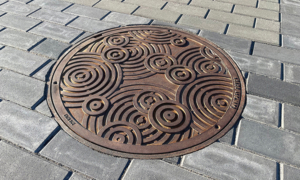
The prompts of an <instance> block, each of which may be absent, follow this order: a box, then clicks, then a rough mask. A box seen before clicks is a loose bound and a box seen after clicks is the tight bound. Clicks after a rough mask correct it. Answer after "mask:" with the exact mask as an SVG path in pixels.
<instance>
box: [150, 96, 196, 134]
mask: <svg viewBox="0 0 300 180" xmlns="http://www.w3.org/2000/svg"><path fill="white" fill-rule="evenodd" d="M148 116H149V120H150V122H151V124H152V125H153V126H154V127H155V128H156V129H158V130H160V131H162V132H166V133H177V132H180V131H183V130H184V129H185V128H187V127H188V126H189V125H190V122H191V115H190V112H189V110H188V109H187V108H186V107H185V106H184V105H182V104H180V103H178V102H176V101H171V100H166V101H161V102H158V103H156V104H154V105H153V106H152V107H151V108H150V111H149V114H148Z"/></svg>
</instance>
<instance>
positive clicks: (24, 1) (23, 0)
mask: <svg viewBox="0 0 300 180" xmlns="http://www.w3.org/2000/svg"><path fill="white" fill-rule="evenodd" d="M13 1H17V2H20V3H23V4H26V3H27V2H29V1H31V0H13Z"/></svg>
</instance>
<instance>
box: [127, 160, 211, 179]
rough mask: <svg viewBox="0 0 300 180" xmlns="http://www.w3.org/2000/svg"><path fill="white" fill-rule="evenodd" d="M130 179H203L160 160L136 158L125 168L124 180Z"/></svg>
mask: <svg viewBox="0 0 300 180" xmlns="http://www.w3.org/2000/svg"><path fill="white" fill-rule="evenodd" d="M131 179H145V180H151V179H172V180H173V179H174V180H181V179H186V180H192V179H193V180H194V179H199V180H202V179H203V180H204V179H208V178H205V177H203V176H200V175H197V174H194V173H191V172H189V171H186V170H184V169H181V168H179V167H178V166H175V165H172V164H168V163H166V162H163V161H160V160H138V159H135V160H133V161H132V163H131V165H130V166H129V169H128V170H127V172H126V174H125V177H124V180H131Z"/></svg>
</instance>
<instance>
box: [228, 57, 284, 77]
mask: <svg viewBox="0 0 300 180" xmlns="http://www.w3.org/2000/svg"><path fill="white" fill-rule="evenodd" d="M229 54H230V55H231V57H233V60H234V61H235V62H236V63H237V64H238V66H239V67H240V68H241V70H243V71H247V72H254V73H256V74H261V75H265V76H270V77H274V78H277V79H280V78H281V63H280V62H278V61H275V60H271V59H267V58H263V57H258V56H250V55H246V54H241V53H236V52H230V53H229Z"/></svg>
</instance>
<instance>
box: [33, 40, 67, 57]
mask: <svg viewBox="0 0 300 180" xmlns="http://www.w3.org/2000/svg"><path fill="white" fill-rule="evenodd" d="M68 47H70V44H67V43H63V42H60V41H56V40H53V39H46V40H45V41H43V42H42V43H41V44H39V45H38V46H36V47H35V48H33V49H32V50H31V52H34V53H37V54H42V55H45V56H47V57H50V58H53V59H58V57H59V56H60V55H61V54H62V53H63V52H64V51H65V50H66V49H68Z"/></svg>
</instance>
